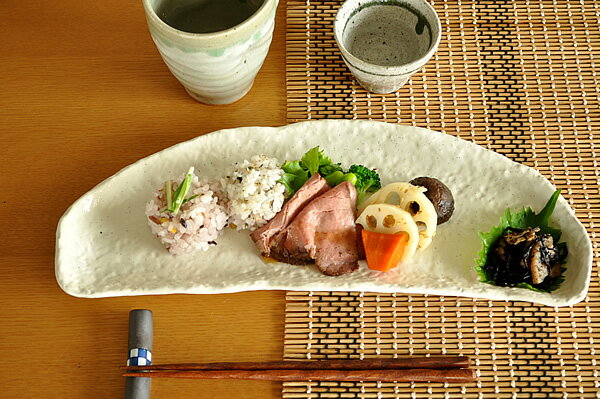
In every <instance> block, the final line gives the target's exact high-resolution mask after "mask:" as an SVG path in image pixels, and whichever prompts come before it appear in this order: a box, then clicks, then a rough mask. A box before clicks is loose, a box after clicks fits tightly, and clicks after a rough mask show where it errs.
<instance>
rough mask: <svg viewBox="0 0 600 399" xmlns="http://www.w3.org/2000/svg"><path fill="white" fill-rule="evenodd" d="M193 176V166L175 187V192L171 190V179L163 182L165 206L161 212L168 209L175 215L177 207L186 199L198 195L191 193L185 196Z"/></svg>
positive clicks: (177, 210)
mask: <svg viewBox="0 0 600 399" xmlns="http://www.w3.org/2000/svg"><path fill="white" fill-rule="evenodd" d="M193 177H194V167H193V166H192V167H190V169H189V170H188V172H187V174H186V175H185V177H184V178H183V181H182V182H181V183H180V184H179V186H178V187H177V188H176V189H175V192H172V189H173V187H172V183H171V180H167V181H166V182H165V196H166V197H167V207H166V208H165V209H163V212H165V211H169V212H171V213H172V214H174V215H176V214H177V213H178V212H179V209H180V208H181V206H182V205H183V204H185V203H186V202H188V201H191V200H193V199H194V198H196V197H197V196H198V195H193V196H191V197H189V198H185V196H186V195H187V193H188V191H190V187H191V186H192V179H193Z"/></svg>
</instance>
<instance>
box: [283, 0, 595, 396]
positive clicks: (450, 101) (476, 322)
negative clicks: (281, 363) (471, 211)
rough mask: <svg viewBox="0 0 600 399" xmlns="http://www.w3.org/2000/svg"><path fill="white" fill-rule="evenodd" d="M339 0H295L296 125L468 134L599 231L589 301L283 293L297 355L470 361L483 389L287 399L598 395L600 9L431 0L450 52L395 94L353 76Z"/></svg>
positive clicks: (337, 392)
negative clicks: (555, 303)
mask: <svg viewBox="0 0 600 399" xmlns="http://www.w3.org/2000/svg"><path fill="white" fill-rule="evenodd" d="M340 4H341V2H340V1H339V0H338V1H316V0H304V1H301V0H289V1H288V2H287V93H288V121H289V122H295V121H300V120H307V119H323V118H346V119H373V120H380V121H387V122H392V123H401V124H410V125H416V126H421V127H427V128H430V129H433V130H438V131H442V132H445V133H447V134H452V135H456V136H459V137H461V138H463V139H466V140H470V141H473V142H475V143H477V144H479V145H482V146H484V147H486V148H489V149H492V150H494V151H496V152H498V153H501V154H503V155H505V156H507V157H509V158H511V159H513V160H515V161H517V162H521V163H523V164H525V165H528V166H531V167H533V168H536V169H537V170H538V171H540V172H541V173H542V174H543V175H545V176H546V177H547V178H548V179H550V181H552V182H553V183H554V184H555V185H556V186H557V187H559V188H562V189H563V195H564V196H565V197H566V198H567V199H568V200H569V202H570V204H571V206H572V207H573V208H574V209H575V210H576V213H577V216H578V217H579V218H580V220H581V221H582V222H583V223H584V224H585V226H586V228H587V229H588V232H589V233H590V235H591V238H592V241H593V248H594V255H595V257H594V270H593V274H592V282H591V287H590V291H589V293H588V296H587V298H586V299H585V300H584V301H583V302H581V303H580V304H578V305H576V306H573V307H568V308H552V307H544V306H538V305H534V304H530V303H525V302H510V301H488V300H473V299H466V298H454V297H439V296H421V295H410V296H409V295H404V294H372V293H360V292H349V293H331V292H288V294H287V307H286V329H285V354H284V355H285V358H286V359H297V360H306V359H323V358H366V357H379V356H381V357H394V356H403V355H410V354H440V353H448V354H463V355H469V356H472V357H473V359H474V363H475V365H474V367H475V368H476V369H477V374H478V377H479V378H478V382H476V383H474V384H470V385H465V386H447V385H444V384H427V383H419V384H408V383H318V382H312V383H286V384H284V387H283V397H284V398H354V397H358V398H424V397H431V398H457V397H460V398H600V375H599V374H600V366H599V365H598V362H599V361H600V360H597V359H596V358H597V354H598V352H600V346H599V343H600V274H599V269H598V267H599V256H600V253H599V251H598V244H599V241H600V237H599V233H600V231H599V230H600V229H599V226H598V224H599V223H600V219H599V217H600V192H599V187H600V185H599V183H600V175H599V172H600V170H599V168H598V159H599V158H598V154H599V152H598V151H599V150H598V149H597V146H598V143H599V142H598V139H597V137H596V136H595V134H598V133H597V132H598V130H599V128H600V100H599V93H600V89H599V88H600V84H599V82H598V76H597V72H596V66H597V63H598V59H599V57H600V33H599V31H600V1H598V0H595V1H594V0H585V1H583V0H581V1H574V0H571V1H567V0H563V1H559V0H540V1H533V0H523V1H502V0H495V1H486V0H479V1H473V0H435V1H431V4H432V5H433V6H434V8H435V9H436V10H437V12H438V15H439V17H440V19H441V22H442V30H443V36H442V41H441V44H440V47H439V49H438V51H437V53H436V54H435V56H434V57H433V58H432V59H431V60H430V62H429V63H428V64H427V65H426V66H425V67H424V68H423V69H422V70H421V71H420V72H418V73H416V74H415V75H414V76H413V77H412V78H411V79H410V81H409V82H408V83H407V85H406V86H404V87H403V88H402V89H400V90H399V91H398V92H397V93H394V94H389V95H375V94H370V93H368V92H366V91H365V90H363V89H362V88H361V87H360V86H359V85H358V84H357V83H356V82H355V81H354V79H353V78H352V75H351V74H350V73H349V71H348V70H347V69H346V67H345V65H344V64H343V61H342V60H341V58H340V55H339V52H338V50H337V48H336V45H335V40H334V37H333V32H332V26H333V19H334V17H335V13H336V11H337V9H338V7H339V5H340Z"/></svg>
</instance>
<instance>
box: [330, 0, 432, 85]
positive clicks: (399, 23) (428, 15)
mask: <svg viewBox="0 0 600 399" xmlns="http://www.w3.org/2000/svg"><path fill="white" fill-rule="evenodd" d="M441 31H442V26H441V23H440V20H439V18H438V16H437V14H436V13H435V10H434V9H433V8H432V7H431V6H430V5H429V3H427V2H426V1H425V0H346V1H345V2H344V4H343V5H342V6H341V7H340V9H339V11H338V13H337V16H336V18H335V24H334V33H335V40H336V42H337V45H338V47H339V49H340V52H341V54H342V58H343V59H344V62H345V63H346V65H347V66H348V68H349V69H350V71H351V72H352V74H353V75H354V77H355V78H356V80H357V81H358V83H359V84H360V85H361V86H363V87H364V88H365V89H367V90H368V91H371V92H374V93H379V94H385V93H391V92H394V91H396V90H398V89H399V88H400V87H402V86H403V85H404V84H405V83H406V82H407V81H408V79H409V78H410V76H411V75H412V74H414V73H415V72H416V71H418V70H419V69H420V68H421V67H422V66H423V65H425V63H426V62H427V61H429V59H430V58H431V57H432V56H433V54H434V53H435V51H436V50H437V47H438V44H439V42H440V38H441Z"/></svg>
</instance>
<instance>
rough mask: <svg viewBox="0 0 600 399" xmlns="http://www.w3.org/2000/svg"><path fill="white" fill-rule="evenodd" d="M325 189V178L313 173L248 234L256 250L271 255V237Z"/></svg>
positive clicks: (326, 188) (327, 188)
mask: <svg viewBox="0 0 600 399" xmlns="http://www.w3.org/2000/svg"><path fill="white" fill-rule="evenodd" d="M327 190H329V186H328V185H327V182H326V181H325V179H323V178H322V177H321V176H320V175H319V174H318V173H315V174H314V175H313V176H312V177H311V178H310V179H308V180H307V181H306V183H304V185H302V187H300V189H299V190H298V191H296V193H295V194H294V195H293V196H292V198H290V199H289V200H288V201H287V202H286V203H285V204H284V205H283V208H281V211H279V212H278V213H277V215H275V217H274V218H273V219H271V220H270V221H269V222H268V223H267V224H265V225H264V226H262V227H260V228H258V229H256V230H254V231H253V232H252V234H250V238H252V241H254V244H255V245H256V247H257V248H258V250H259V251H260V252H261V253H262V254H263V255H264V256H271V247H272V245H271V241H272V239H273V237H274V236H275V235H276V234H277V233H279V232H281V231H282V230H284V229H285V228H286V227H287V226H288V225H289V224H290V222H291V221H292V220H293V219H294V218H295V217H296V215H297V214H298V213H299V212H300V211H301V210H302V209H303V208H304V207H305V206H306V204H308V203H309V202H310V201H312V200H313V199H314V198H316V197H318V196H319V195H321V194H323V193H324V192H325V191H327Z"/></svg>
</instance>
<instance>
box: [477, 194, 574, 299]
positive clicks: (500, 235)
mask: <svg viewBox="0 0 600 399" xmlns="http://www.w3.org/2000/svg"><path fill="white" fill-rule="evenodd" d="M559 196H560V190H556V191H555V192H554V193H553V194H552V196H551V197H550V199H549V200H548V202H547V203H546V206H544V208H543V209H542V210H541V211H540V213H537V214H536V213H535V212H534V211H533V210H532V209H531V208H530V207H527V208H522V209H521V210H519V211H517V212H515V213H513V212H512V211H511V210H510V209H507V210H506V212H505V214H504V216H502V218H501V219H500V224H498V225H497V226H495V227H493V228H492V229H491V230H490V231H488V232H487V233H481V232H480V233H479V237H480V238H481V242H482V249H481V251H480V252H479V256H478V258H477V260H476V263H477V266H475V270H476V271H477V273H478V275H479V277H480V281H481V282H483V283H487V284H492V285H500V286H513V287H519V288H527V289H530V290H533V291H538V292H552V291H554V290H556V289H557V288H559V286H560V284H561V283H562V282H563V281H564V271H565V270H566V268H565V267H564V266H563V265H562V264H563V262H564V259H565V258H566V256H567V248H566V244H565V243H564V242H563V243H560V242H559V240H560V236H561V231H560V230H559V229H556V228H554V227H551V226H550V225H549V224H548V223H549V220H550V216H551V215H552V212H553V211H554V208H555V207H556V202H557V201H558V198H559ZM535 228H539V230H537V229H535ZM527 233H529V234H530V236H529V237H533V236H534V235H535V236H536V239H537V240H538V241H541V240H544V238H543V237H546V238H545V240H548V241H549V242H550V243H551V244H552V245H553V246H552V247H551V248H550V251H553V252H552V255H553V256H554V257H553V261H554V262H555V263H556V262H558V265H557V266H556V268H557V270H558V268H560V270H559V274H558V273H557V274H558V275H557V276H552V273H551V274H549V275H548V276H547V277H545V279H544V280H543V282H541V283H539V284H531V283H530V282H527V281H521V282H519V283H515V282H514V281H513V282H512V283H506V281H504V282H503V283H502V282H500V283H499V282H498V281H496V280H497V279H495V278H494V276H493V274H494V272H496V273H498V272H497V270H493V267H494V265H493V260H494V258H495V259H498V257H499V255H498V253H502V255H503V256H511V255H514V254H509V255H504V254H505V252H508V251H509V250H510V248H516V245H518V244H521V247H522V248H525V247H524V246H525V245H529V246H528V247H526V248H525V249H524V250H525V251H529V252H527V253H526V256H527V258H523V260H520V262H521V267H523V265H522V264H523V262H525V264H526V265H528V264H529V262H530V261H531V262H533V260H531V259H533V258H534V257H535V255H536V254H535V253H534V254H530V252H531V247H533V244H529V242H526V241H519V240H524V238H523V237H526V236H527ZM511 234H512V235H513V238H514V237H517V240H514V239H513V240H512V241H519V242H518V243H517V244H515V246H513V247H510V248H509V247H508V246H502V247H501V246H500V244H501V241H504V244H506V242H507V240H506V238H507V236H510V235H511ZM519 236H520V237H519ZM550 236H551V238H550ZM540 237H542V238H540ZM510 238H511V237H508V239H509V241H511V240H510ZM523 242H524V243H525V244H523ZM507 248H508V249H507ZM541 249H542V250H543V249H544V248H541ZM546 255H547V253H546ZM524 256H525V255H524ZM543 256H544V252H543V251H540V255H539V256H538V258H540V257H543ZM540 259H541V258H540ZM512 261H513V262H515V261H514V260H512ZM540 262H541V261H540ZM509 272H510V271H509ZM516 272H517V273H528V272H529V270H527V271H526V272H523V271H522V270H521V271H516ZM511 277H512V276H511ZM529 280H531V276H529Z"/></svg>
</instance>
